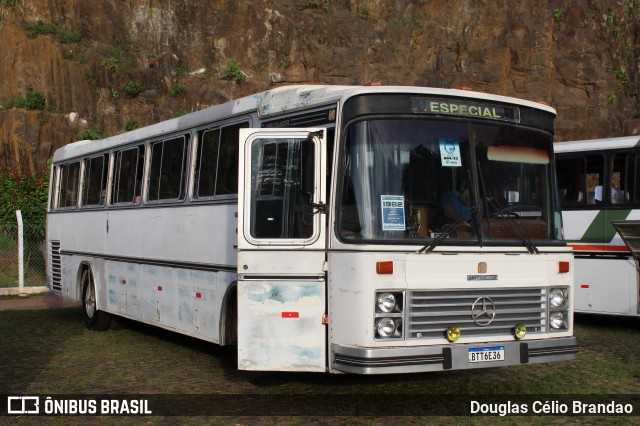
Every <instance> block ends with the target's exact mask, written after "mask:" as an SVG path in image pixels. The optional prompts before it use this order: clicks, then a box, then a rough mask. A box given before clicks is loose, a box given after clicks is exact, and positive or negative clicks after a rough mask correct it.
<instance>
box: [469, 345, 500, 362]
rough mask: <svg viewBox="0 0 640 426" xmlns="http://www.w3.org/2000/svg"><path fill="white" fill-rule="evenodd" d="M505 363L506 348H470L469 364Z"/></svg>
mask: <svg viewBox="0 0 640 426" xmlns="http://www.w3.org/2000/svg"><path fill="white" fill-rule="evenodd" d="M494 361H504V346H492V347H490V348H470V349H469V362H494Z"/></svg>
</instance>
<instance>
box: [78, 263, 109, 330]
mask: <svg viewBox="0 0 640 426" xmlns="http://www.w3.org/2000/svg"><path fill="white" fill-rule="evenodd" d="M82 314H83V317H84V323H85V324H86V325H87V327H88V328H90V329H92V330H98V331H104V330H107V329H108V328H109V326H110V325H111V317H110V316H109V314H107V313H106V312H102V311H99V310H98V305H97V304H96V285H95V282H94V281H93V274H92V273H91V270H90V269H85V270H84V271H83V272H82Z"/></svg>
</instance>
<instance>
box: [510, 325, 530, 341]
mask: <svg viewBox="0 0 640 426" xmlns="http://www.w3.org/2000/svg"><path fill="white" fill-rule="evenodd" d="M513 334H514V336H516V339H518V340H520V339H524V336H526V335H527V327H526V326H525V325H524V324H518V325H516V326H515V327H514V328H513Z"/></svg>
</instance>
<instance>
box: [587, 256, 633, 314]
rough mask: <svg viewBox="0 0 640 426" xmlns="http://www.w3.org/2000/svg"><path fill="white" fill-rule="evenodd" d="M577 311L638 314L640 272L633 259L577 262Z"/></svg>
mask: <svg viewBox="0 0 640 426" xmlns="http://www.w3.org/2000/svg"><path fill="white" fill-rule="evenodd" d="M575 265H576V270H575V271H576V272H575V275H576V282H575V298H576V302H575V311H576V312H582V313H598V314H611V315H638V314H640V306H638V300H639V298H640V291H639V288H638V271H637V270H636V265H635V261H634V260H633V258H629V259H625V258H611V259H606V258H581V257H578V258H576V259H575Z"/></svg>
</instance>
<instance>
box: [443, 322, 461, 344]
mask: <svg viewBox="0 0 640 426" xmlns="http://www.w3.org/2000/svg"><path fill="white" fill-rule="evenodd" d="M446 334H447V336H446V337H447V340H448V341H450V342H455V341H456V340H458V339H459V338H460V329H459V328H458V327H456V326H455V325H452V326H451V327H449V328H447V333H446Z"/></svg>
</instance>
